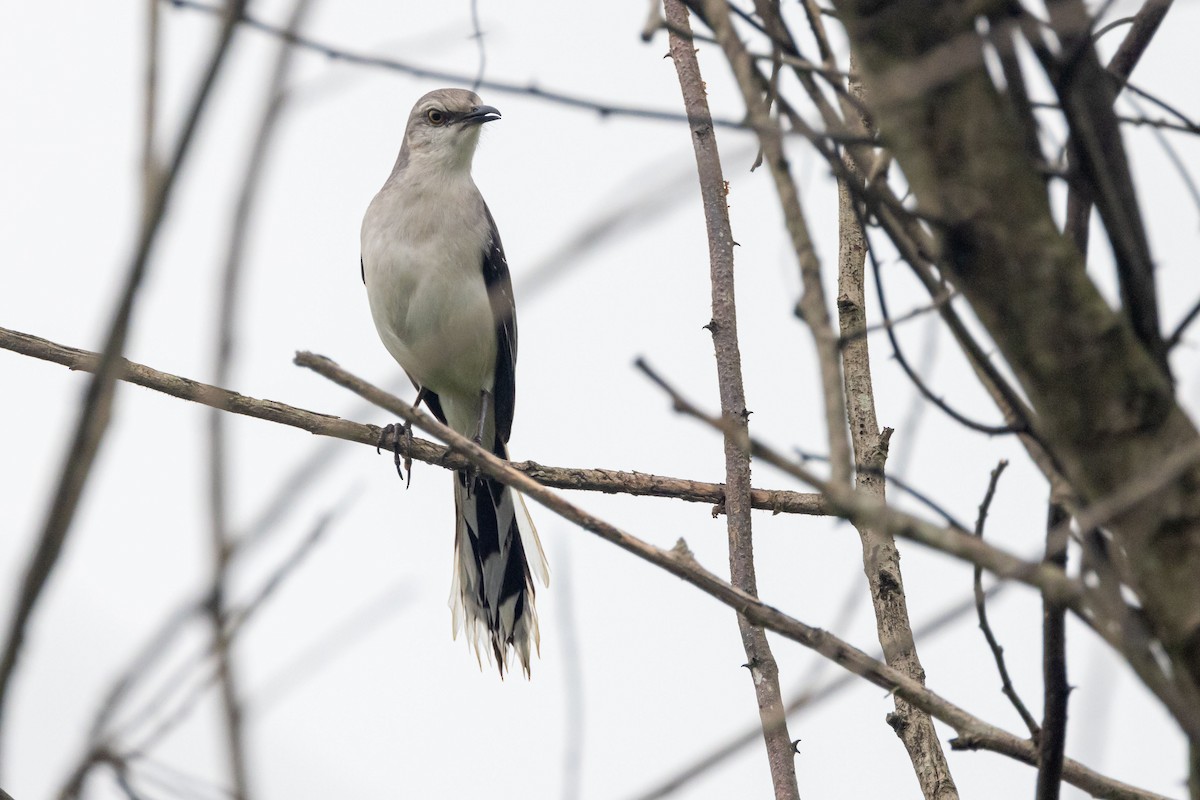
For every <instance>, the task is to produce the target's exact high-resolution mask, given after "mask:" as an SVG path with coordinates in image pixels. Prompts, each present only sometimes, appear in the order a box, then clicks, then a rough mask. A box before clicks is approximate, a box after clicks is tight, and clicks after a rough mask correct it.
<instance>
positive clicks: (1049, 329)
mask: <svg viewBox="0 0 1200 800" xmlns="http://www.w3.org/2000/svg"><path fill="white" fill-rule="evenodd" d="M836 5H837V8H838V10H839V12H840V13H841V16H842V18H843V19H844V21H845V22H846V25H847V29H848V32H849V34H850V37H851V39H852V42H853V45H854V47H855V48H856V51H857V53H858V55H859V56H860V57H861V63H862V65H863V67H864V73H865V79H866V81H867V85H868V87H869V88H870V90H871V94H872V98H873V104H872V110H873V111H874V112H875V114H876V120H877V122H878V123H879V125H880V129H881V131H882V133H883V135H884V137H885V138H886V140H887V141H888V143H889V144H890V145H891V147H892V149H893V151H894V153H895V155H896V158H897V161H898V162H899V164H900V165H901V166H902V167H903V169H904V173H905V176H906V177H907V179H908V181H909V183H910V185H911V187H912V190H913V192H914V194H915V196H916V198H917V200H918V202H919V204H920V210H921V213H922V214H924V215H926V217H927V218H928V219H930V220H932V224H933V225H934V227H935V229H936V231H937V232H938V234H939V237H940V239H941V241H942V243H943V247H944V250H943V252H944V254H945V261H946V263H945V267H946V268H947V269H948V271H949V274H950V277H951V278H952V279H953V281H954V282H955V284H956V285H957V286H958V287H959V289H960V290H961V291H962V292H963V294H964V295H965V296H966V298H967V300H968V301H969V302H970V304H971V306H972V308H973V310H974V311H975V313H976V315H977V316H978V317H979V319H980V321H981V322H982V323H983V325H984V326H985V327H986V328H987V330H988V332H989V333H990V335H991V336H992V338H993V339H994V340H995V342H996V344H997V345H998V347H999V349H1000V350H1001V352H1002V353H1003V354H1004V357H1005V358H1006V359H1007V361H1008V363H1009V365H1010V366H1011V367H1012V370H1013V372H1014V374H1015V375H1016V376H1017V378H1018V380H1019V381H1020V383H1021V385H1022V388H1023V389H1024V390H1025V392H1026V394H1027V396H1028V397H1029V399H1030V401H1031V402H1032V404H1033V406H1034V408H1035V410H1036V412H1037V414H1038V419H1039V424H1040V426H1041V427H1042V429H1043V435H1044V436H1045V438H1046V440H1047V443H1048V445H1049V447H1050V449H1052V450H1053V452H1054V455H1055V456H1056V458H1057V460H1058V461H1059V463H1061V464H1062V465H1063V468H1064V471H1065V473H1066V477H1067V478H1068V480H1069V481H1070V483H1071V484H1072V486H1073V488H1074V489H1075V490H1076V492H1077V494H1078V496H1079V497H1081V498H1082V499H1083V500H1084V501H1085V502H1086V503H1088V504H1094V503H1097V502H1099V501H1101V500H1103V499H1105V498H1110V497H1112V496H1114V495H1118V494H1121V495H1122V496H1124V497H1125V498H1126V502H1124V503H1122V506H1123V507H1122V508H1121V510H1120V511H1119V513H1117V514H1116V515H1115V516H1113V517H1112V519H1111V520H1110V522H1109V527H1110V528H1111V529H1112V531H1113V533H1114V535H1115V536H1116V538H1117V541H1118V542H1119V544H1120V545H1121V547H1122V548H1123V550H1124V552H1125V554H1126V556H1127V561H1128V564H1129V568H1130V570H1131V575H1130V579H1131V583H1132V584H1133V588H1134V589H1135V591H1136V592H1137V593H1138V595H1139V598H1140V599H1141V602H1142V604H1143V606H1144V609H1145V612H1146V614H1147V617H1148V619H1149V620H1150V622H1151V624H1152V625H1153V627H1154V632H1155V634H1156V635H1157V636H1158V637H1159V638H1160V639H1161V641H1162V644H1163V645H1164V647H1165V648H1166V651H1167V652H1168V654H1169V655H1170V657H1171V659H1172V661H1173V663H1174V664H1175V666H1176V668H1177V670H1178V676H1179V679H1180V680H1182V681H1188V682H1189V683H1190V684H1191V687H1189V689H1190V691H1193V692H1194V689H1195V685H1196V684H1197V683H1200V581H1198V580H1197V579H1196V576H1197V575H1200V492H1197V491H1196V490H1197V488H1198V487H1200V465H1198V464H1197V461H1196V459H1195V458H1192V459H1191V460H1190V461H1189V464H1188V466H1187V467H1186V468H1185V469H1181V470H1177V471H1176V472H1175V474H1172V475H1164V474H1163V472H1162V465H1163V464H1165V463H1167V462H1168V459H1169V458H1170V457H1171V456H1172V455H1176V456H1177V457H1178V455H1179V454H1180V453H1181V452H1190V450H1189V448H1191V449H1193V450H1196V451H1197V452H1200V449H1198V437H1197V431H1196V428H1195V427H1194V426H1193V424H1192V422H1191V421H1190V420H1189V419H1188V417H1187V415H1186V414H1185V413H1184V412H1183V410H1182V409H1181V408H1180V407H1179V406H1178V405H1177V403H1176V402H1175V399H1174V396H1173V389H1172V387H1171V385H1170V382H1169V381H1168V379H1167V378H1166V377H1165V375H1164V374H1163V372H1162V370H1161V369H1159V367H1158V365H1157V364H1156V363H1155V360H1154V358H1153V357H1152V356H1151V354H1149V353H1148V352H1147V350H1146V348H1145V347H1143V345H1142V343H1141V342H1139V341H1138V338H1137V336H1136V335H1135V333H1134V331H1133V329H1132V327H1131V325H1130V323H1129V320H1128V319H1127V318H1125V317H1124V316H1123V315H1121V314H1120V313H1118V312H1116V311H1114V310H1113V309H1112V308H1110V307H1109V306H1108V304H1107V303H1106V302H1105V301H1104V299H1103V297H1102V296H1101V295H1100V293H1099V292H1098V291H1097V289H1096V287H1095V286H1094V285H1093V283H1092V282H1091V280H1090V279H1089V278H1088V276H1087V273H1086V271H1085V269H1084V264H1083V260H1082V258H1081V257H1080V254H1079V251H1078V250H1077V249H1076V248H1075V247H1074V245H1073V244H1072V243H1071V242H1070V241H1069V240H1068V239H1066V238H1064V237H1063V235H1062V234H1061V233H1060V232H1059V231H1058V229H1057V227H1056V226H1055V224H1054V220H1053V218H1052V216H1051V213H1050V203H1049V198H1048V195H1047V191H1046V185H1045V180H1044V176H1043V175H1042V174H1040V172H1039V170H1038V168H1037V165H1036V164H1035V163H1033V161H1032V159H1031V158H1030V157H1029V155H1028V153H1027V152H1026V150H1025V148H1024V144H1023V139H1022V135H1021V131H1020V129H1019V126H1018V125H1017V123H1016V117H1015V114H1014V113H1013V112H1012V109H1011V108H1010V107H1009V104H1008V101H1007V98H1006V97H1005V96H1004V95H1003V94H1002V93H1001V92H1000V91H999V90H998V89H997V88H996V86H995V85H994V84H993V82H992V81H991V79H990V77H989V76H988V73H987V70H986V68H985V66H984V60H983V51H982V43H981V40H980V38H979V36H978V34H977V33H976V30H975V17H974V13H975V12H978V10H979V9H977V8H975V7H973V6H972V7H968V6H963V5H962V4H959V3H955V2H949V0H942V1H941V2H922V3H917V2H895V3H886V4H881V3H877V2H865V1H864V0H857V1H855V0H841V2H838V3H836Z"/></svg>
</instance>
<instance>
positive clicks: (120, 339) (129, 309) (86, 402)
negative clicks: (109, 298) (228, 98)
mask: <svg viewBox="0 0 1200 800" xmlns="http://www.w3.org/2000/svg"><path fill="white" fill-rule="evenodd" d="M244 5H245V0H229V3H228V5H227V6H226V8H225V12H224V15H223V18H222V24H221V29H220V33H219V34H218V37H217V41H216V44H215V45H214V47H213V49H212V52H211V54H210V55H209V59H208V65H207V66H206V68H205V70H204V72H203V73H202V75H201V78H200V80H199V82H198V84H197V86H196V89H195V91H194V93H193V95H192V100H191V105H190V108H189V110H188V113H187V116H186V117H185V119H184V124H183V129H182V131H181V132H180V134H179V138H178V139H177V140H176V143H175V149H174V152H173V153H172V156H171V160H170V164H169V165H168V166H167V168H166V170H165V171H164V172H163V173H162V174H161V175H160V176H158V180H155V181H154V183H153V191H152V192H151V195H150V197H149V199H148V201H147V202H146V204H145V208H144V212H143V218H142V225H141V230H140V232H139V235H138V241H137V246H136V248H135V251H134V255H133V258H132V259H131V262H130V265H129V269H128V272H127V274H126V277H125V286H124V288H123V289H122V292H121V295H120V300H119V301H118V303H117V306H116V308H115V309H114V311H113V317H112V320H111V322H110V323H109V328H108V333H107V335H106V336H105V340H104V349H103V350H102V351H101V356H100V361H99V364H98V366H97V369H96V371H95V373H94V375H93V378H92V380H91V381H90V382H89V384H88V389H87V393H86V395H85V396H84V399H83V404H82V407H81V408H80V409H79V416H78V419H77V421H76V423H75V431H74V433H73V434H72V436H71V443H70V444H69V445H68V448H67V452H66V454H65V456H64V462H63V466H62V469H61V471H60V473H59V478H58V484H57V486H56V488H55V490H54V494H53V496H52V499H51V502H50V509H49V511H48V513H47V515H46V521H45V523H44V524H43V527H42V531H41V534H40V536H39V537H38V542H37V545H36V547H35V550H34V553H33V555H32V557H31V558H30V561H29V564H28V566H27V567H26V570H25V577H24V581H23V584H22V587H21V593H20V595H19V596H18V600H17V607H16V610H15V612H14V613H13V617H12V621H11V623H10V625H9V631H8V636H7V639H6V641H5V645H4V653H3V656H2V657H0V722H2V721H3V714H4V706H5V703H4V701H5V698H6V697H7V693H8V689H9V686H10V683H11V679H12V675H13V672H14V670H15V669H16V666H17V658H18V656H19V655H20V651H21V645H22V643H23V641H24V639H25V629H26V627H27V626H28V624H29V619H30V617H31V616H32V615H33V609H34V607H35V606H36V605H37V602H38V599H39V598H40V597H41V594H42V590H43V589H44V588H45V586H46V581H47V580H48V579H49V577H50V573H51V572H52V571H53V570H54V567H55V565H56V563H57V562H58V557H59V555H60V553H61V552H62V548H63V545H64V544H65V542H66V538H67V531H68V530H69V528H70V527H71V521H72V520H73V519H74V517H75V510H76V508H77V507H78V505H79V500H80V498H81V497H82V496H83V488H84V485H85V484H86V483H87V479H88V476H89V474H90V473H91V469H92V465H93V464H94V463H95V460H96V455H97V454H98V453H99V451H100V443H101V442H102V441H103V439H104V434H105V433H106V432H107V430H108V422H109V420H110V419H111V417H112V406H113V393H114V391H115V387H116V382H117V373H118V372H119V371H120V358H121V352H122V351H123V350H124V349H125V339H126V336H127V335H128V333H129V326H130V323H131V322H132V319H133V309H134V305H135V303H136V300H137V295H138V289H139V288H140V287H141V284H142V279H143V278H144V277H145V274H146V271H147V267H148V266H149V263H150V252H151V249H152V246H153V244H154V241H155V239H156V238H157V234H158V231H159V229H160V225H161V222H162V220H163V218H164V217H165V216H166V211H167V201H168V199H169V198H170V196H171V194H172V190H173V189H174V187H175V184H176V178H177V176H178V175H179V173H180V168H181V167H182V165H183V162H184V159H185V158H186V157H187V154H188V151H189V150H190V149H191V144H192V140H193V138H194V134H195V132H196V129H197V127H198V126H199V122H200V117H201V116H202V115H203V113H204V109H205V107H206V106H207V104H208V98H209V96H210V93H211V90H212V88H213V85H214V84H215V83H216V79H217V74H218V73H219V72H220V70H221V65H222V64H223V63H224V61H225V54H226V53H227V52H228V50H229V43H230V41H231V40H232V39H233V34H234V31H235V30H236V28H237V20H238V17H239V16H240V15H241V12H242V8H243V6H244ZM0 730H2V726H0Z"/></svg>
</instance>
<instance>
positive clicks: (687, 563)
mask: <svg viewBox="0 0 1200 800" xmlns="http://www.w3.org/2000/svg"><path fill="white" fill-rule="evenodd" d="M296 363H297V364H299V365H300V366H303V367H307V368H309V369H312V370H313V371H314V372H317V373H319V374H321V375H322V376H324V377H326V378H328V379H329V380H331V381H333V382H335V383H337V384H338V385H339V386H344V387H345V388H347V389H350V390H351V391H353V392H355V393H356V394H358V395H359V396H360V397H363V398H365V399H367V400H370V401H371V402H372V403H375V404H376V405H379V406H380V407H381V408H384V409H386V410H387V411H388V412H390V413H392V414H395V415H396V416H398V417H400V418H401V419H403V420H405V421H406V422H411V423H412V424H413V425H414V426H415V427H417V428H419V429H421V430H423V431H426V432H427V433H430V434H431V435H433V436H435V437H437V438H438V439H440V440H441V441H443V442H446V443H447V445H449V447H450V449H451V450H452V451H454V452H456V453H459V454H462V455H464V456H465V457H466V458H468V459H469V461H470V463H471V464H473V465H474V466H475V467H477V468H478V469H479V470H480V472H482V473H484V474H486V475H488V476H490V477H493V478H495V479H496V480H498V481H500V482H501V483H504V484H505V485H507V486H511V487H513V488H514V489H516V490H517V491H519V492H521V493H522V494H524V495H525V496H527V497H529V498H531V499H533V500H535V501H537V502H538V503H540V504H541V505H542V506H544V507H545V508H547V509H549V510H550V511H552V512H554V513H555V514H558V515H559V516H561V517H562V518H564V519H566V520H568V521H570V522H573V523H575V524H576V525H578V526H580V527H581V528H583V529H584V530H587V531H589V532H591V533H594V534H596V535H597V536H599V537H600V538H601V539H604V540H605V541H607V542H609V543H610V544H614V545H616V546H617V547H620V548H621V549H623V550H626V551H628V552H630V553H632V554H633V555H635V556H637V557H638V558H640V559H642V560H643V561H647V562H649V563H650V564H653V565H655V566H657V567H660V568H662V569H663V570H665V571H667V572H669V573H670V574H672V575H674V576H676V577H677V578H680V579H682V580H684V581H686V582H688V583H690V584H692V585H693V586H695V587H697V588H698V589H700V590H701V591H703V592H705V593H706V594H708V595H709V596H711V597H713V598H715V599H717V600H719V601H720V602H722V603H724V604H725V605H727V606H729V607H730V608H733V609H735V610H737V611H738V613H740V614H742V615H743V616H745V617H746V618H747V619H749V620H750V621H752V622H754V623H755V624H757V625H762V626H763V627H765V628H767V629H769V630H772V631H774V632H776V633H778V634H779V635H780V636H783V637H785V638H787V639H791V640H792V641H795V642H798V643H799V644H801V645H803V646H805V647H808V648H809V649H811V650H813V651H815V652H817V653H819V654H821V655H822V656H824V657H825V658H828V659H830V660H831V661H833V662H835V663H836V664H838V665H839V666H841V667H843V668H844V669H847V670H849V671H850V672H852V673H854V674H855V675H858V676H860V677H862V678H864V679H865V680H867V681H869V682H870V683H872V684H874V685H875V686H878V687H880V688H882V689H884V690H885V691H888V692H895V693H897V694H899V695H900V696H902V697H903V698H904V699H906V700H908V701H910V702H911V703H912V704H913V705H914V706H917V707H918V708H920V709H922V710H924V711H926V712H928V713H929V714H931V715H932V716H933V717H935V718H937V719H939V720H941V721H942V722H944V723H946V724H947V725H949V726H950V727H952V728H954V730H955V731H957V732H958V740H957V744H955V743H954V742H952V743H951V744H952V746H956V747H958V748H959V749H984V750H989V751H992V752H996V753H1001V754H1003V755H1007V756H1009V757H1010V758H1013V759H1016V760H1018V761H1021V762H1023V763H1025V764H1030V765H1036V763H1037V748H1036V747H1035V746H1034V744H1033V742H1031V741H1029V740H1027V739H1021V738H1019V737H1017V736H1014V735H1013V734H1011V733H1008V732H1007V731H1004V730H1002V729H1000V728H997V727H995V726H993V725H990V724H988V723H986V722H984V721H983V720H981V719H979V718H978V717H975V716H974V715H972V714H970V713H969V712H967V711H966V710H965V709H962V708H960V707H958V706H956V705H954V704H953V703H951V702H950V701H948V700H946V699H945V698H943V697H941V696H940V695H938V694H937V693H935V692H933V691H931V690H930V689H928V688H926V687H925V686H922V685H921V684H920V683H919V682H918V681H915V680H913V679H912V678H911V677H909V676H908V675H905V674H904V673H902V672H900V671H899V670H896V669H893V668H892V667H889V666H888V665H887V664H883V663H881V662H879V661H876V660H875V659H873V658H871V657H870V656H868V655H867V654H866V653H864V652H862V651H861V650H859V649H857V648H855V647H853V646H851V645H850V644H848V643H846V642H844V641H842V640H841V639H839V638H837V637H836V636H834V635H833V634H831V633H829V632H828V631H824V630H821V629H820V628H814V627H812V626H810V625H806V624H805V623H803V622H801V621H800V620H798V619H795V618H794V617H790V616H788V615H787V614H784V613H783V612H782V611H780V610H779V609H777V608H775V607H773V606H771V605H768V604H766V603H764V602H762V601H761V600H759V599H758V598H757V597H754V596H752V595H750V594H747V593H746V592H744V591H742V590H741V589H738V588H737V587H736V586H733V585H731V584H729V583H726V582H725V581H723V580H721V579H720V578H718V577H717V576H716V575H713V574H712V573H711V572H709V571H708V570H706V569H704V568H703V567H702V566H700V564H699V563H697V561H696V560H695V558H694V557H693V556H692V554H691V551H690V550H688V548H687V544H686V543H685V542H684V541H683V540H682V539H680V540H679V542H678V543H676V545H675V547H673V548H672V549H670V550H663V549H661V548H658V547H654V546H653V545H651V544H648V543H647V542H644V541H642V540H641V539H638V538H636V537H634V536H631V535H630V534H628V533H626V532H624V531H622V530H621V529H619V528H617V527H615V526H613V525H610V524H609V523H607V522H605V521H603V520H601V519H600V518H598V517H596V516H594V515H592V514H589V513H588V512H586V511H584V510H583V509H581V508H579V507H578V506H575V505H573V504H571V503H569V502H567V500H565V499H564V498H563V497H562V496H561V495H559V494H557V493H556V492H553V491H551V490H550V489H548V488H546V487H545V486H542V485H541V484H539V483H538V482H537V481H535V480H533V479H532V478H530V477H529V476H528V475H525V474H524V473H522V472H520V471H518V470H516V469H514V468H513V466H512V465H510V464H509V463H508V462H506V461H503V460H501V459H499V458H497V457H496V456H494V455H492V453H491V452H489V451H488V450H485V449H484V448H482V447H480V446H479V445H477V444H475V443H474V442H472V441H471V440H470V439H467V438H466V437H464V436H462V435H460V434H458V433H456V432H455V431H453V430H451V429H450V428H448V427H447V426H445V425H442V424H441V423H440V422H438V421H437V420H435V419H433V417H431V416H430V415H429V414H426V413H425V412H423V411H419V410H417V409H414V408H413V407H412V406H411V405H410V404H408V403H405V402H404V401H403V400H401V399H400V398H398V397H395V396H393V395H390V394H388V393H386V392H384V391H382V390H380V389H378V388H376V387H374V386H371V385H370V384H368V383H366V382H365V381H363V380H361V379H360V378H357V377H355V376H354V375H351V374H350V373H348V372H346V371H345V370H344V369H342V368H341V367H339V366H338V365H337V364H335V363H334V362H332V361H330V360H329V359H327V358H324V357H323V356H318V355H314V354H312V353H297V354H296ZM676 398H677V403H678V402H683V400H682V398H681V397H678V396H677V395H676ZM718 427H719V423H718ZM742 446H743V447H744V446H746V443H745V442H744V441H743V442H742ZM757 452H758V450H757V448H756V450H755V453H757ZM849 491H852V490H849ZM892 513H893V514H895V515H897V516H900V514H899V512H892ZM963 535H964V536H966V537H967V538H968V539H971V540H972V541H973V539H974V537H971V536H970V534H966V533H964V534H963ZM985 547H986V546H985ZM1033 567H1034V568H1035V569H1034V571H1035V572H1038V570H1041V568H1042V565H1040V564H1035V565H1033ZM1038 574H1046V573H1045V572H1044V571H1042V572H1039V573H1038ZM1063 579H1064V580H1065V576H1063ZM1051 583H1053V582H1051ZM1056 596H1061V595H1058V594H1056ZM1064 601H1065V602H1067V603H1068V604H1069V603H1070V602H1071V598H1070V597H1069V596H1068V597H1065V598H1064ZM1063 776H1064V780H1066V781H1067V782H1068V783H1071V784H1072V785H1073V786H1078V787H1079V788H1081V789H1083V790H1084V791H1086V792H1089V793H1091V794H1092V795H1093V796H1095V797H1101V798H1109V800H1167V798H1164V797H1163V796H1162V795H1158V794H1154V793H1153V792H1148V791H1146V790H1143V789H1138V788H1137V787H1133V786H1129V785H1128V784H1125V783H1121V782H1120V781H1117V780H1114V779H1112V778H1108V777H1106V776H1104V775H1101V774H1099V773H1097V772H1095V771H1094V770H1091V769H1089V768H1088V767H1085V766H1083V765H1082V764H1080V763H1079V762H1077V761H1072V760H1071V759H1066V760H1065V761H1064V766H1063Z"/></svg>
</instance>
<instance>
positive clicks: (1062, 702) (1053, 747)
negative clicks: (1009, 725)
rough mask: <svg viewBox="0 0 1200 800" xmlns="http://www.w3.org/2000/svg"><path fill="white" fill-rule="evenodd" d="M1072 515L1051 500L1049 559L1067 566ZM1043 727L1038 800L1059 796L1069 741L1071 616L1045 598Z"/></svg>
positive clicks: (1039, 757)
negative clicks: (1069, 640) (1068, 627)
mask: <svg viewBox="0 0 1200 800" xmlns="http://www.w3.org/2000/svg"><path fill="white" fill-rule="evenodd" d="M1070 522H1071V518H1070V516H1069V515H1068V514H1067V511H1066V509H1064V508H1063V507H1062V506H1061V505H1059V504H1058V503H1055V502H1053V501H1051V503H1050V508H1049V512H1048V513H1047V516H1046V563H1048V564H1054V565H1055V566H1056V567H1058V568H1059V569H1062V570H1065V569H1066V568H1067V540H1068V536H1067V529H1068V527H1069V525H1070ZM1042 677H1043V681H1044V689H1043V700H1042V709H1043V710H1042V731H1041V735H1040V736H1038V737H1037V743H1038V778H1037V794H1036V795H1035V797H1036V798H1037V800H1058V796H1059V789H1060V787H1061V784H1062V765H1063V749H1064V748H1065V747H1066V743H1067V696H1068V695H1069V694H1070V693H1071V688H1070V687H1069V686H1068V685H1067V620H1066V612H1065V610H1064V609H1063V607H1062V606H1060V605H1058V604H1057V603H1055V602H1053V601H1052V600H1050V599H1049V598H1043V600H1042Z"/></svg>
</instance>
